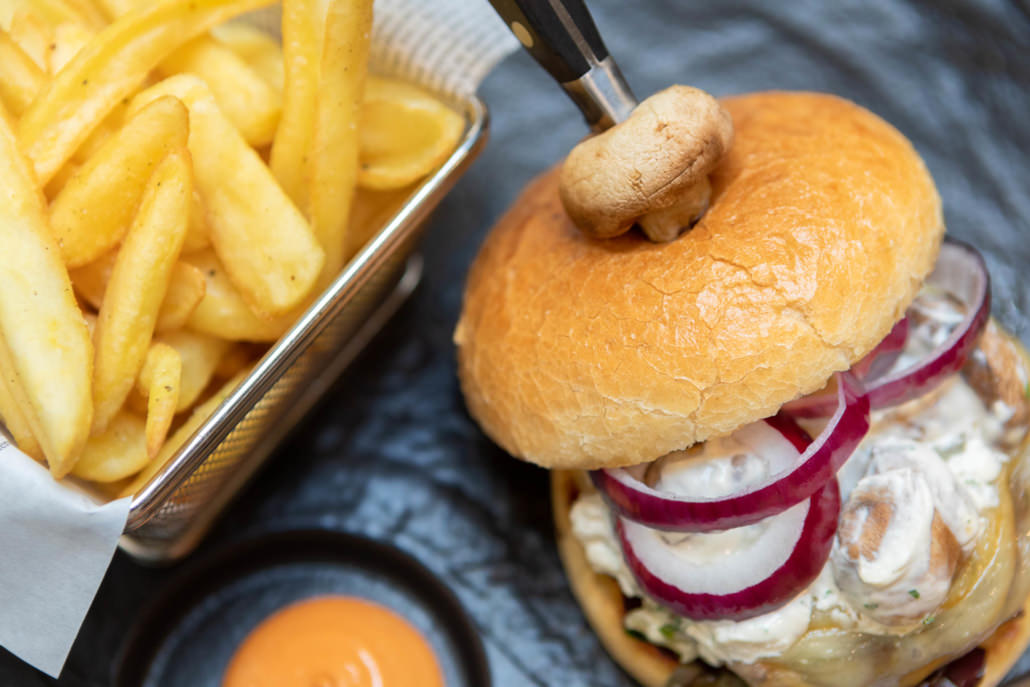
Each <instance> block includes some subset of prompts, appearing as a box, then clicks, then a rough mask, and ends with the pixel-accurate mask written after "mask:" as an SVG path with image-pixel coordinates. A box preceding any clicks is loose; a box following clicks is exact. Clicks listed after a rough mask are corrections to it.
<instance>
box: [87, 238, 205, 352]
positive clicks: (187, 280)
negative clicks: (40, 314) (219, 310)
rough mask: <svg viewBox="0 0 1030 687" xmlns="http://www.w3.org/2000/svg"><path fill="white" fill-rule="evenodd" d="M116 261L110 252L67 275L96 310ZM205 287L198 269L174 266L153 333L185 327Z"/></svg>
mask: <svg viewBox="0 0 1030 687" xmlns="http://www.w3.org/2000/svg"><path fill="white" fill-rule="evenodd" d="M115 258H116V253H115V252H113V251H112V252H110V253H108V254H107V255H104V256H103V257H101V258H99V259H98V260H94V261H93V262H91V263H89V264H88V265H85V266H83V267H80V268H78V269H74V270H72V271H71V272H70V273H69V274H70V276H71V279H72V285H74V286H75V292H76V293H78V294H79V295H80V296H82V298H83V299H85V301H86V302H87V303H89V304H90V305H92V306H93V307H94V308H97V309H98V310H99V309H100V306H101V304H103V302H104V291H105V290H106V289H107V282H108V281H110V279H111V273H112V272H113V271H114V262H115ZM206 286H207V284H206V282H205V280H204V275H203V274H202V273H201V271H200V270H199V269H197V268H196V267H194V266H193V265H187V264H186V263H184V262H177V263H175V265H174V266H173V267H172V276H171V279H170V280H169V282H168V291H167V292H166V293H165V297H164V300H163V301H161V309H160V310H159V311H158V313H157V325H156V329H155V331H157V332H167V331H172V330H174V329H180V328H182V327H185V326H186V322H187V321H188V320H189V318H190V315H191V314H192V313H193V311H194V310H195V309H196V308H197V305H199V304H200V301H201V299H203V298H204V289H205V288H206Z"/></svg>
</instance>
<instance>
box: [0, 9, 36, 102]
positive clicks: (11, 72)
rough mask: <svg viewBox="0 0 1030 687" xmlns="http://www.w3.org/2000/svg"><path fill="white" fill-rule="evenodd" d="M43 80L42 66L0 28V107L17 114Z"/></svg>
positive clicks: (31, 97) (32, 96)
mask: <svg viewBox="0 0 1030 687" xmlns="http://www.w3.org/2000/svg"><path fill="white" fill-rule="evenodd" d="M45 84H46V74H45V73H44V72H43V70H42V69H40V68H39V66H38V65H37V64H36V63H35V62H34V61H33V60H32V58H31V57H29V56H28V55H26V54H25V51H24V50H22V49H21V47H20V46H19V45H18V43H17V42H15V40H14V39H13V38H11V36H10V34H8V33H7V32H6V31H3V30H2V29H0V101H2V102H3V104H4V107H5V108H7V110H8V111H9V112H10V113H11V114H13V115H14V116H15V117H20V116H21V114H22V113H23V112H25V110H27V109H28V107H29V105H30V104H31V103H32V101H33V99H34V98H35V97H36V94H38V93H39V91H40V90H41V89H42V88H43V86H44V85H45Z"/></svg>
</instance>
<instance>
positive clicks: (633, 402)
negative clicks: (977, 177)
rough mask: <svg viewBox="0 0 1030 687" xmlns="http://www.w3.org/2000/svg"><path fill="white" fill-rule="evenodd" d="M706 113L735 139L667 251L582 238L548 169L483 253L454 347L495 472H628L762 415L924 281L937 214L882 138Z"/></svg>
mask: <svg viewBox="0 0 1030 687" xmlns="http://www.w3.org/2000/svg"><path fill="white" fill-rule="evenodd" d="M723 105H724V106H725V107H726V109H728V110H729V112H730V113H731V115H732V116H733V122H734V127H735V131H736V134H735V140H734V143H733V146H732V148H731V149H730V152H729V154H728V155H727V157H726V158H725V159H724V160H723V162H722V163H721V164H720V166H719V167H718V168H717V169H716V171H715V173H714V174H713V176H712V185H713V196H712V205H711V207H710V208H709V210H708V212H707V213H706V214H705V215H704V217H703V218H702V219H701V221H700V222H699V223H698V224H697V225H696V226H695V227H694V228H693V229H691V230H690V231H689V232H687V233H686V234H685V235H684V236H682V237H681V238H679V239H678V240H676V241H672V242H670V243H666V244H653V243H650V242H648V241H646V240H644V239H643V238H642V237H640V236H638V235H637V234H636V233H635V232H631V233H630V234H626V235H623V236H621V237H619V238H615V239H609V240H591V239H588V238H585V237H584V236H583V235H582V233H581V232H580V231H579V230H577V229H576V227H575V226H574V225H573V224H572V222H571V221H570V220H569V219H568V217H567V216H566V215H565V213H564V211H563V209H562V205H561V202H560V200H559V196H558V175H557V173H556V171H554V170H552V171H551V172H549V173H547V174H545V175H543V176H542V177H540V178H539V179H537V180H536V181H534V182H533V183H532V184H531V185H530V186H529V187H528V188H527V189H526V190H525V192H524V193H523V194H522V196H521V197H520V198H519V199H518V200H517V201H516V202H515V204H514V206H513V207H512V209H511V210H510V211H509V212H508V213H507V214H506V215H505V216H504V217H503V218H502V219H501V220H500V222H499V224H498V225H497V227H496V228H495V229H494V230H493V232H492V233H491V234H490V236H489V237H488V238H487V240H486V242H485V244H484V245H483V248H482V250H481V252H480V254H479V256H478V258H477V259H476V261H475V263H474V265H473V267H472V270H471V272H470V274H469V279H468V287H467V291H466V295H465V302H464V307H463V310H462V316H461V320H460V321H459V323H458V327H457V330H456V331H455V337H454V338H455V342H456V343H457V345H458V371H459V376H460V378H461V384H462V389H463V391H464V392H465V398H466V401H467V403H468V407H469V410H470V412H471V413H472V415H473V417H475V418H476V420H477V421H478V422H479V423H480V424H481V425H482V427H483V429H484V430H485V431H486V433H487V434H489V435H490V437H491V438H492V439H493V440H494V441H496V442H497V443H498V444H500V445H501V446H502V447H503V448H505V449H506V450H507V451H509V452H510V453H512V454H513V455H515V456H518V457H521V458H524V459H526V460H529V461H532V462H534V463H537V464H539V465H543V466H545V467H561V468H596V467H604V466H621V465H631V464H635V463H642V462H646V461H650V460H653V459H655V458H658V457H659V456H661V455H664V454H665V453H668V452H669V451H673V450H676V449H681V448H684V447H686V446H688V445H690V444H693V443H695V442H697V441H701V440H704V439H706V438H708V437H712V436H719V435H723V434H727V433H729V432H731V431H732V430H734V429H736V428H737V427H739V426H741V425H743V424H746V423H748V422H753V421H755V420H758V419H760V418H763V417H766V416H769V415H771V414H773V413H774V412H775V411H776V410H777V409H778V408H779V407H780V406H781V405H782V404H783V403H785V402H787V401H789V400H791V399H793V398H796V397H797V396H799V395H802V394H806V393H809V392H812V391H814V390H816V389H818V388H820V387H821V386H822V385H823V384H824V383H825V382H826V380H827V378H828V377H829V376H830V375H831V374H832V373H833V372H835V371H838V370H844V369H847V368H848V367H850V365H851V364H852V363H853V362H854V361H856V360H858V359H859V358H861V357H862V356H863V355H865V354H866V353H868V352H869V351H870V350H871V349H872V348H873V347H874V346H875V345H876V343H877V342H879V341H880V340H881V339H882V338H883V337H884V336H885V335H886V334H887V332H888V331H889V330H890V328H891V326H892V325H893V324H894V323H895V322H896V321H897V320H898V319H899V318H900V317H901V314H902V313H903V312H904V310H905V308H906V307H907V306H908V304H909V303H910V302H911V300H912V298H913V297H914V295H915V292H916V290H917V289H918V287H919V285H920V284H921V283H922V281H923V279H924V277H925V276H926V275H927V273H928V272H929V271H930V269H931V268H932V266H933V263H934V261H935V259H936V255H937V251H938V248H939V244H940V240H941V237H942V234H943V224H942V220H941V208H940V200H939V198H938V196H937V192H936V190H935V188H934V185H933V181H932V180H931V178H930V176H929V174H928V172H927V170H926V168H925V166H924V165H923V162H922V160H921V159H920V158H919V156H918V155H917V154H916V152H915V151H914V150H913V148H912V146H911V145H910V144H909V142H908V141H907V140H906V139H905V138H904V137H903V136H902V135H901V134H900V133H898V132H897V131H896V130H895V129H893V128H892V127H891V126H890V125H889V124H887V123H885V122H884V121H883V120H881V119H879V118H878V117H876V116H875V115H873V114H871V113H869V112H868V111H866V110H864V109H862V108H860V107H858V106H856V105H854V104H852V103H849V102H847V101H844V100H841V99H839V98H835V97H832V96H827V95H818V94H810V93H763V94H755V95H746V96H740V97H735V98H729V99H726V100H725V101H723Z"/></svg>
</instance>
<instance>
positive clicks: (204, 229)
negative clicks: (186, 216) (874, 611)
mask: <svg viewBox="0 0 1030 687" xmlns="http://www.w3.org/2000/svg"><path fill="white" fill-rule="evenodd" d="M210 245H211V228H210V227H209V226H207V211H206V210H205V209H204V201H203V200H201V198H200V191H198V190H197V189H196V188H194V189H193V205H192V207H190V226H189V227H188V228H187V229H186V240H185V241H183V244H182V252H183V253H193V252H196V251H198V250H204V249H205V248H207V247H208V246H210Z"/></svg>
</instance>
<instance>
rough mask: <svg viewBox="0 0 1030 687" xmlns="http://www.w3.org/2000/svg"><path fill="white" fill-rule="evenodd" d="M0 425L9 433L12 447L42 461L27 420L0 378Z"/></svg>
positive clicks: (37, 443) (41, 450)
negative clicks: (12, 443) (12, 442)
mask: <svg viewBox="0 0 1030 687" xmlns="http://www.w3.org/2000/svg"><path fill="white" fill-rule="evenodd" d="M0 423H3V425H4V426H5V427H6V428H7V431H9V432H10V433H11V438H12V439H14V445H15V446H17V447H18V449H19V450H20V451H21V452H22V453H24V454H25V455H27V456H29V457H30V458H34V459H35V460H38V461H43V460H44V458H43V449H42V448H41V447H40V445H39V442H38V441H36V436H35V435H34V434H33V433H32V427H31V426H30V425H29V419H28V418H27V417H26V416H25V412H24V411H23V410H22V408H21V406H20V405H18V402H17V401H16V400H15V398H14V394H12V393H11V390H10V389H9V388H8V385H7V381H6V380H5V379H4V378H3V377H2V376H0Z"/></svg>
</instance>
